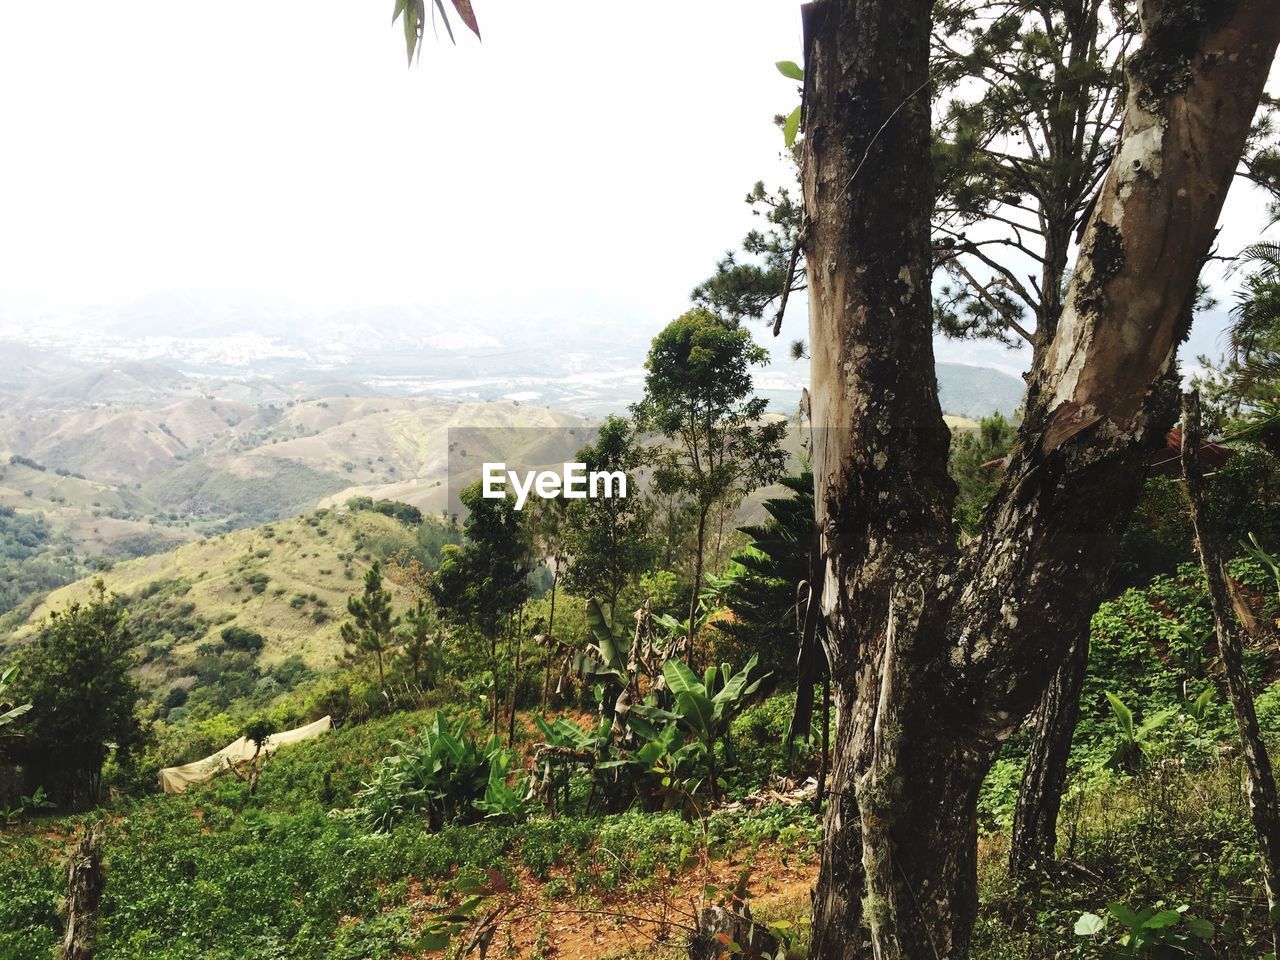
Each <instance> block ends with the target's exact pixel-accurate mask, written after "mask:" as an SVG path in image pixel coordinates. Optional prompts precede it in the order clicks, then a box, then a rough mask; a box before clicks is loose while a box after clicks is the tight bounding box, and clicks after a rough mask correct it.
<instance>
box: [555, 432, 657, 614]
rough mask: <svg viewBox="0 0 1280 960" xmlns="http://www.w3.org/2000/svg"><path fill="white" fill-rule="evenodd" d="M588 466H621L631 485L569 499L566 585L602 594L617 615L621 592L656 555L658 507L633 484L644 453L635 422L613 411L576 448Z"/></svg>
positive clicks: (619, 469) (613, 468)
mask: <svg viewBox="0 0 1280 960" xmlns="http://www.w3.org/2000/svg"><path fill="white" fill-rule="evenodd" d="M577 458H578V461H579V462H581V463H584V464H586V468H587V471H588V472H593V471H602V472H605V471H607V472H610V473H612V472H621V473H623V474H624V475H626V476H627V477H628V480H629V482H630V484H631V485H632V488H631V489H629V490H628V496H626V497H587V498H584V499H581V500H572V501H567V506H566V508H565V510H564V552H565V554H566V555H567V556H568V558H569V563H568V566H567V567H566V568H565V571H564V585H565V588H566V589H567V590H569V591H571V592H573V593H577V594H579V595H580V596H584V597H601V598H603V599H604V600H605V601H606V602H607V603H608V606H609V616H610V618H613V617H616V615H617V611H616V609H615V608H616V607H617V605H618V595H619V594H620V593H621V591H622V589H623V587H624V586H626V584H627V583H628V582H630V581H633V580H634V579H635V578H636V577H638V576H639V575H640V573H641V572H643V571H644V570H645V569H646V568H647V567H648V565H649V563H650V562H651V561H652V560H653V555H654V544H653V540H652V536H651V533H652V523H653V516H652V514H653V511H652V508H651V507H650V506H649V504H648V503H646V501H645V499H644V498H643V497H641V496H640V494H639V491H638V490H636V489H634V486H635V483H636V470H637V469H638V468H639V467H640V465H641V461H642V456H641V450H640V448H639V446H638V444H637V442H636V436H635V433H634V431H633V429H632V426H631V424H630V423H629V422H628V421H627V420H624V419H622V418H621V417H612V416H611V417H609V418H607V419H606V420H605V422H604V423H603V424H601V426H600V432H599V435H598V436H597V438H596V441H595V443H593V444H588V445H586V446H584V447H583V448H582V449H581V450H579V451H578V454H577Z"/></svg>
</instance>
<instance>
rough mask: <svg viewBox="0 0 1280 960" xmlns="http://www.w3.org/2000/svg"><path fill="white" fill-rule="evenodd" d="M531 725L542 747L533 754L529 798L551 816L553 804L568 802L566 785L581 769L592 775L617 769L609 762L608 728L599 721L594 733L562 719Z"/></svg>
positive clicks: (604, 720)
mask: <svg viewBox="0 0 1280 960" xmlns="http://www.w3.org/2000/svg"><path fill="white" fill-rule="evenodd" d="M533 722H534V723H535V724H536V725H537V727H538V730H539V731H540V732H541V733H542V744H541V746H539V747H538V748H537V750H536V751H534V755H533V776H532V777H531V778H530V780H529V798H530V799H532V798H533V797H535V796H536V797H539V798H541V800H542V802H543V804H544V805H545V806H546V807H547V810H548V811H549V812H550V813H552V814H554V813H555V811H556V806H557V802H559V803H561V804H567V803H568V801H569V781H570V780H571V779H572V778H573V775H574V774H575V773H576V772H577V771H578V770H581V769H583V768H586V769H590V770H592V771H596V770H600V769H604V768H608V767H611V766H617V764H613V763H612V762H611V761H610V759H609V744H610V741H611V740H612V733H611V731H612V724H611V722H610V721H609V720H608V718H605V717H602V718H601V719H600V723H599V724H598V725H597V727H596V729H595V731H594V732H588V731H586V730H583V729H582V728H581V727H579V726H578V725H577V724H576V723H573V722H571V721H569V720H566V719H565V718H564V717H556V718H555V720H554V721H552V722H550V723H548V722H547V721H546V720H545V719H544V718H542V717H534V718H533Z"/></svg>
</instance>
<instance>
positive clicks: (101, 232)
mask: <svg viewBox="0 0 1280 960" xmlns="http://www.w3.org/2000/svg"><path fill="white" fill-rule="evenodd" d="M391 7H392V2H391V0H359V2H355V0H348V2H337V0H220V2H218V3H214V4H191V3H175V2H173V0H164V2H161V0H116V2H112V3H102V2H101V0H93V2H89V0H71V2H64V3H59V4H52V3H47V2H30V0H29V2H17V0H6V2H4V3H3V4H0V90H2V91H3V93H2V94H0V135H2V137H3V139H2V141H0V142H2V143H3V147H2V148H0V322H2V321H3V320H4V314H5V312H6V311H7V312H8V313H10V314H11V315H13V314H15V313H16V314H22V313H25V312H27V311H31V310H35V311H39V312H42V313H46V315H47V314H49V313H50V312H56V311H58V310H60V309H62V308H74V307H75V306H77V305H84V304H94V303H112V302H127V301H128V300H130V299H133V298H138V297H143V296H146V295H148V294H151V293H156V292H160V291H166V290H182V289H197V290H215V291H216V290H226V291H234V292H235V293H236V294H238V295H243V294H250V295H258V296H264V297H271V298H283V299H288V300H291V301H294V302H295V303H298V304H299V305H302V306H307V307H310V306H314V307H317V308H323V307H328V306H359V305H368V304H381V303H394V302H412V303H424V304H431V305H434V306H437V307H444V308H446V309H447V308H455V307H456V308H459V309H464V310H466V311H468V312H472V313H475V314H485V313H489V312H492V313H494V314H502V313H503V312H504V311H508V312H509V311H510V310H511V309H512V308H513V307H532V308H533V309H535V310H537V311H538V312H539V313H543V314H545V313H546V312H547V311H548V310H551V311H552V312H554V311H555V310H557V309H559V310H563V311H564V312H565V313H566V314H573V315H577V316H579V317H581V316H582V315H583V314H584V313H586V314H596V315H599V316H600V317H601V319H602V321H603V322H608V321H609V320H611V319H612V320H613V322H643V323H646V324H649V325H652V327H653V328H654V329H656V328H657V327H658V326H660V325H661V323H662V322H664V321H665V320H666V319H669V318H670V317H672V316H674V315H675V314H677V313H678V312H679V311H680V310H682V309H684V308H685V307H686V306H687V295H688V292H689V290H690V288H691V287H692V286H693V284H694V283H695V282H696V281H697V280H698V279H699V278H701V277H702V276H704V275H706V273H707V272H709V270H710V268H711V266H712V264H713V263H714V261H715V259H716V257H717V256H718V255H719V254H720V253H721V252H722V251H723V250H724V249H726V248H727V247H729V246H731V245H733V244H735V243H736V241H737V239H738V238H739V237H740V236H741V234H742V232H743V230H744V228H745V227H746V226H747V225H748V224H749V222H750V220H751V218H750V216H749V213H748V211H747V208H746V206H745V205H744V204H743V203H742V197H743V195H744V194H745V192H746V190H747V189H748V188H749V186H750V185H751V183H752V182H753V181H755V180H756V179H759V178H764V179H766V180H767V181H770V182H780V181H782V180H784V179H785V178H786V176H787V173H786V169H785V167H784V165H783V163H782V161H781V159H780V157H779V153H780V148H781V141H780V134H779V133H778V131H777V130H776V129H775V128H774V127H773V126H772V124H771V122H770V121H771V117H772V115H773V114H775V113H778V112H785V111H787V110H789V109H790V108H791V107H792V106H793V105H794V104H795V103H796V102H797V92H796V87H795V84H793V83H791V82H789V81H787V80H784V79H783V78H782V77H781V76H780V75H779V74H778V73H777V72H776V70H775V69H774V66H773V63H774V61H776V60H779V59H792V58H797V59H798V54H799V26H798V24H799V20H798V4H797V2H796V0H683V2H675V0H659V2H651V3H647V4H643V5H638V4H623V3H617V2H608V0H549V2H540V3H531V2H529V0H476V7H477V10H478V14H479V17H480V23H481V28H482V30H483V32H484V42H483V44H481V43H477V42H476V41H475V39H474V38H473V37H471V36H470V35H469V34H466V33H465V31H463V30H461V25H460V24H457V25H456V26H457V27H458V28H459V32H458V40H459V42H458V45H457V46H452V45H450V44H449V43H448V41H447V39H446V38H445V37H444V35H443V31H442V32H441V38H440V40H439V41H438V42H437V41H436V40H434V39H432V37H431V36H430V35H428V37H427V41H426V44H425V49H424V51H423V55H422V58H421V62H420V64H419V65H418V66H416V67H415V68H413V69H407V68H406V65H405V56H404V46H403V36H402V33H401V32H400V30H399V28H398V27H395V28H393V27H392V26H391V23H390V13H391ZM1260 209H1261V205H1260V203H1259V202H1258V201H1257V200H1256V199H1250V198H1247V197H1236V198H1233V201H1232V212H1231V213H1230V215H1229V217H1228V229H1227V231H1226V232H1225V234H1224V236H1223V238H1222V246H1223V249H1224V250H1230V249H1234V248H1235V247H1236V246H1238V245H1239V244H1240V243H1242V242H1247V241H1248V240H1250V239H1252V238H1253V236H1254V234H1255V232H1256V229H1257V223H1258V218H1259V214H1260ZM795 321H796V322H794V323H793V327H794V328H795V333H797V334H798V333H799V332H800V330H799V328H801V327H802V326H803V314H802V313H800V312H799V311H797V316H796V317H795ZM989 356H990V353H989V351H987V350H982V351H979V352H978V353H976V354H975V353H973V352H972V351H971V350H969V349H967V348H964V349H959V350H957V351H956V352H955V353H954V354H953V355H952V358H961V359H964V358H970V359H979V360H981V359H983V357H989Z"/></svg>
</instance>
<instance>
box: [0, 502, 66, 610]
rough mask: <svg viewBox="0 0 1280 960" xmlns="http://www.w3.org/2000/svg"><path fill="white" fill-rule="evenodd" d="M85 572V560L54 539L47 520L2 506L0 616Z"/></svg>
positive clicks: (0, 508)
mask: <svg viewBox="0 0 1280 960" xmlns="http://www.w3.org/2000/svg"><path fill="white" fill-rule="evenodd" d="M85 571H86V567H85V565H84V563H83V561H81V560H80V559H78V558H77V557H75V556H74V554H73V552H72V550H71V547H70V546H69V544H67V543H64V542H62V541H60V540H58V539H57V538H55V537H54V536H53V533H52V531H51V530H50V528H49V525H48V523H46V522H45V519H44V517H42V516H41V515H40V514H38V513H26V512H23V513H19V512H18V511H16V510H15V509H14V508H13V507H7V506H0V614H3V613H7V612H8V611H10V610H14V609H16V608H17V607H18V606H19V605H20V604H22V603H23V601H25V600H27V599H28V598H30V597H33V596H38V595H41V594H44V593H47V592H48V591H50V590H53V589H54V588H56V587H60V586H62V585H63V584H64V583H70V582H71V581H72V580H75V579H76V578H77V577H80V576H83V575H84V573H85Z"/></svg>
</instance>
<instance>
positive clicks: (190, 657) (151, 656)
mask: <svg viewBox="0 0 1280 960" xmlns="http://www.w3.org/2000/svg"><path fill="white" fill-rule="evenodd" d="M426 523H427V524H433V525H435V524H437V521H434V520H430V519H428V520H427V521H426ZM418 546H419V540H418V531H417V530H416V529H415V528H413V527H410V526H407V525H405V524H403V523H400V522H399V521H397V520H394V519H392V518H390V517H387V516H383V515H382V514H380V513H376V512H371V511H347V510H327V509H326V510H319V511H315V512H313V513H309V514H307V515H306V516H301V517H295V518H292V519H288V520H283V521H280V522H277V523H273V524H268V525H266V526H262V527H257V528H253V529H244V530H236V531H233V532H231V533H226V534H221V535H219V536H214V537H210V538H208V539H203V540H198V541H195V542H192V543H187V544H185V545H183V546H180V547H178V548H176V549H173V550H170V551H168V552H166V553H161V554H156V555H153V556H148V557H141V558H138V559H135V560H130V561H126V562H122V563H117V564H115V565H114V566H112V567H111V568H110V569H109V570H106V571H104V572H101V573H98V574H95V575H93V576H91V577H86V578H84V579H82V580H79V581H77V582H75V583H72V584H69V585H67V586H64V587H60V588H59V589H56V590H54V591H53V592H52V593H50V594H49V595H48V596H47V597H46V598H45V599H44V601H43V602H42V603H40V604H39V605H38V606H36V607H35V608H34V609H33V610H31V611H30V613H29V614H28V615H27V617H26V620H25V622H23V623H22V624H21V625H19V626H18V627H17V629H16V630H14V631H13V632H12V634H10V636H9V637H8V640H7V645H8V646H9V647H14V646H18V645H21V644H22V643H23V642H24V641H25V640H26V638H28V637H29V636H30V635H31V634H32V633H33V632H34V631H35V630H36V629H37V627H38V625H39V624H40V622H41V621H42V620H43V619H44V618H45V617H46V616H47V615H48V614H49V613H50V612H51V611H55V610H59V609H63V608H65V607H66V606H67V605H68V604H71V603H75V602H77V601H84V600H86V599H87V598H88V597H89V595H90V592H91V591H92V589H93V585H94V583H95V581H97V580H101V581H102V583H103V584H104V585H105V587H106V588H107V590H108V591H109V592H111V593H114V594H117V595H118V596H120V597H121V598H122V600H123V602H124V604H125V606H126V608H127V609H128V610H129V624H130V629H131V631H132V632H133V635H134V637H135V638H136V641H137V651H138V657H139V667H138V669H137V671H136V672H137V676H138V677H139V679H140V680H141V681H142V683H143V685H144V688H145V689H146V690H147V692H148V694H149V695H150V696H151V698H152V699H153V700H154V701H155V702H156V703H159V704H164V703H166V702H167V703H169V705H170V706H173V705H174V703H175V701H179V702H182V703H185V702H187V700H188V699H189V698H193V697H196V698H197V699H198V695H197V691H199V690H201V688H205V690H204V696H206V697H208V698H213V699H214V702H215V706H220V707H221V706H226V705H227V703H228V702H230V701H232V700H234V699H237V698H238V697H240V696H245V695H248V694H249V693H251V692H252V690H250V689H246V686H248V687H252V686H254V685H256V684H257V683H258V682H259V681H262V680H263V679H264V678H267V681H270V680H271V678H272V677H275V676H277V675H278V674H282V672H287V674H288V675H289V676H290V677H291V678H293V680H295V681H296V679H297V678H298V676H300V675H310V674H312V673H316V672H322V671H325V670H327V669H330V668H332V667H333V666H334V664H335V662H336V658H337V656H338V654H339V653H340V652H341V649H342V642H341V639H340V637H339V628H340V624H341V622H342V620H343V618H344V617H345V616H346V601H347V597H348V596H350V595H352V594H353V593H357V592H359V590H360V589H361V585H362V581H363V578H364V573H365V571H366V570H367V569H368V568H369V566H370V565H371V563H372V562H373V561H374V560H381V559H386V558H387V557H390V556H392V555H395V554H397V553H398V552H401V551H405V552H413V551H415V550H416V549H417V548H418ZM386 585H387V587H388V589H389V590H390V591H391V592H392V594H393V595H394V596H395V597H396V600H397V604H396V605H397V607H398V608H401V609H402V608H403V607H405V606H407V605H408V604H409V595H408V593H407V588H405V587H403V586H401V585H399V584H397V583H396V582H395V580H394V579H393V578H392V577H390V576H388V578H387V580H386ZM228 628H238V630H239V631H240V632H239V633H238V634H236V635H235V636H238V637H244V636H250V635H251V636H256V637H258V638H260V643H259V641H255V642H254V643H253V644H251V646H252V647H260V648H258V649H248V648H245V647H244V646H237V645H236V641H235V640H234V639H233V641H232V642H231V643H228V641H227V640H226V639H225V638H224V635H223V632H224V631H225V630H227V629H228ZM0 652H2V651H0ZM286 663H287V667H285V668H284V671H282V666H283V665H285V664H286ZM173 690H181V691H182V693H181V695H180V696H178V697H174V696H173V695H172V693H171V691H173Z"/></svg>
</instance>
